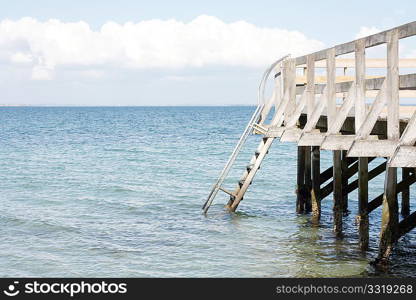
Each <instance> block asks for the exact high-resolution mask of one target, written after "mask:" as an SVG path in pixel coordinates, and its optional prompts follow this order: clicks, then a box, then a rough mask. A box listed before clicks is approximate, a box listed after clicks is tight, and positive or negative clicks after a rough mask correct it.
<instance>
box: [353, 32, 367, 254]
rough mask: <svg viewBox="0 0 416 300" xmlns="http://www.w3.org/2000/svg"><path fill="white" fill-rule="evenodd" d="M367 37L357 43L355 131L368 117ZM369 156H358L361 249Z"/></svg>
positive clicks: (364, 242)
mask: <svg viewBox="0 0 416 300" xmlns="http://www.w3.org/2000/svg"><path fill="white" fill-rule="evenodd" d="M365 73H366V72H365V39H360V40H358V41H356V43H355V83H356V84H355V132H356V133H357V132H358V130H359V129H360V127H361V125H362V124H363V123H364V120H365V118H366V106H365V91H366V90H365ZM367 208H368V158H367V157H360V158H358V216H357V223H358V233H359V246H360V249H361V250H364V251H365V250H367V249H368V239H369V222H368V213H367Z"/></svg>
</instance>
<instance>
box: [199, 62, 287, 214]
mask: <svg viewBox="0 0 416 300" xmlns="http://www.w3.org/2000/svg"><path fill="white" fill-rule="evenodd" d="M288 56H289V55H285V56H283V57H282V58H280V59H278V60H277V61H276V62H274V63H273V64H271V65H270V67H269V68H267V70H266V71H265V72H264V74H263V77H262V80H261V82H260V85H259V89H258V94H257V97H258V104H257V108H256V110H255V111H254V113H253V115H252V116H251V118H250V121H249V122H248V124H247V126H246V128H245V129H244V131H243V134H242V135H241V137H240V139H239V140H238V143H237V145H236V146H235V148H234V150H233V152H232V153H231V155H230V158H229V159H228V161H227V163H226V165H225V166H224V168H223V169H222V171H221V173H220V176H219V177H218V179H217V181H216V182H215V184H214V186H213V187H212V189H211V192H210V193H209V196H208V199H207V200H206V201H205V203H204V205H203V207H202V210H203V212H204V213H205V214H206V213H207V212H208V209H209V208H210V206H211V204H212V202H213V201H214V198H215V196H216V195H217V193H218V191H220V190H221V191H223V192H225V193H227V194H229V195H230V201H229V203H228V207H229V209H230V210H231V211H234V210H235V208H236V206H237V205H238V203H239V202H240V201H241V199H242V198H243V195H244V193H245V191H246V190H247V188H248V185H249V184H250V183H251V180H252V179H253V177H254V175H255V173H256V172H257V170H258V169H259V167H260V163H261V161H262V160H263V158H264V156H265V155H266V154H267V152H268V149H269V148H270V146H271V143H272V141H273V139H274V138H263V139H262V142H261V143H260V145H259V147H258V148H257V151H256V152H255V154H254V156H253V157H252V159H251V160H250V164H249V165H248V166H247V169H246V171H245V173H244V174H243V177H242V178H241V179H240V181H239V183H238V187H237V189H236V191H234V192H230V191H228V190H226V189H224V188H223V187H222V184H223V182H224V180H225V178H226V177H227V175H228V173H229V172H230V170H231V167H232V166H233V164H234V162H235V160H236V158H237V156H238V154H239V153H240V150H241V148H242V147H243V145H244V143H245V142H246V140H247V138H248V136H249V135H250V133H251V132H252V130H253V129H254V130H257V131H259V132H261V133H266V131H267V128H264V127H263V126H261V125H260V124H259V123H260V122H261V121H262V120H261V114H262V112H263V109H264V107H265V101H264V94H265V86H266V82H267V80H268V78H269V76H270V73H271V72H272V71H273V69H274V68H275V67H276V66H277V65H278V64H279V63H281V62H282V61H283V60H285V59H286V58H287V57H288Z"/></svg>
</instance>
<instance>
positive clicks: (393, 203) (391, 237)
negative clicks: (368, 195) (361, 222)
mask: <svg viewBox="0 0 416 300" xmlns="http://www.w3.org/2000/svg"><path fill="white" fill-rule="evenodd" d="M385 180H386V182H385V190H384V196H383V212H382V217H381V232H380V245H379V252H378V259H379V262H380V263H386V262H387V260H388V258H389V257H390V254H391V252H392V249H393V244H394V242H395V241H396V238H397V230H398V223H399V214H398V205H397V194H396V180H397V169H396V168H392V167H390V168H387V169H386V179H385Z"/></svg>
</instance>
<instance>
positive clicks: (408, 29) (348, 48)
mask: <svg viewBox="0 0 416 300" xmlns="http://www.w3.org/2000/svg"><path fill="white" fill-rule="evenodd" d="M392 30H397V32H398V33H399V35H398V38H399V39H403V38H406V37H409V36H412V35H416V22H411V23H407V24H404V25H401V26H398V27H395V28H393V29H390V30H386V31H383V32H380V33H376V34H373V35H370V36H367V37H365V38H364V39H365V48H369V47H374V46H378V45H381V44H384V43H386V42H387V33H388V32H389V31H392ZM354 46H355V41H352V42H348V43H344V44H340V45H337V46H335V47H334V48H335V54H336V55H337V56H339V55H343V54H348V53H351V52H354V50H355V47H354ZM327 51H328V49H324V50H320V51H317V52H315V53H313V54H314V55H315V60H316V61H319V60H323V59H326V55H327ZM306 58H307V55H305V56H300V57H297V58H296V65H297V66H298V65H302V64H305V63H306Z"/></svg>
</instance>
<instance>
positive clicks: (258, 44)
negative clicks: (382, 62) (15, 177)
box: [0, 15, 323, 79]
mask: <svg viewBox="0 0 416 300" xmlns="http://www.w3.org/2000/svg"><path fill="white" fill-rule="evenodd" d="M322 47H323V44H322V43H321V42H320V41H317V40H313V39H310V38H307V37H306V36H305V35H304V34H302V33H300V32H298V31H289V30H285V29H279V28H262V27H257V26H255V25H253V24H250V23H247V22H245V21H239V22H234V23H225V22H223V21H222V20H220V19H218V18H216V17H212V16H205V15H203V16H199V17H197V18H195V19H194V20H192V21H191V22H189V23H183V22H180V21H176V20H173V19H172V20H148V21H142V22H138V23H132V22H128V23H125V24H118V23H115V22H107V23H105V24H104V25H103V26H102V27H101V28H100V29H99V30H98V31H93V30H92V29H91V28H90V26H89V25H88V24H87V23H86V22H83V21H80V22H74V23H65V22H62V21H59V20H48V21H45V22H40V21H38V20H36V19H33V18H22V19H20V20H17V21H12V20H3V21H1V22H0V60H2V61H5V60H6V61H8V62H9V63H11V64H16V63H31V64H32V65H33V66H32V67H33V69H32V78H33V79H51V78H53V74H54V69H55V68H57V67H65V66H78V67H79V66H81V67H85V68H86V69H88V70H91V69H92V68H94V67H102V66H113V67H114V66H115V67H117V68H184V67H203V66H209V65H224V66H248V67H259V66H266V65H268V64H269V63H271V62H272V61H273V60H275V59H277V58H279V57H280V56H282V55H285V54H287V53H291V54H292V55H293V56H297V55H301V54H304V53H308V52H311V51H315V50H318V49H319V48H322Z"/></svg>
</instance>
